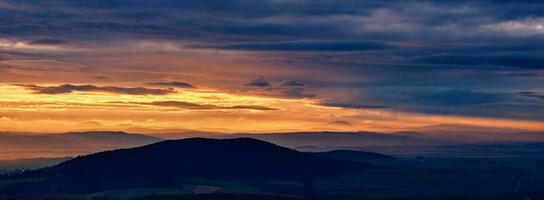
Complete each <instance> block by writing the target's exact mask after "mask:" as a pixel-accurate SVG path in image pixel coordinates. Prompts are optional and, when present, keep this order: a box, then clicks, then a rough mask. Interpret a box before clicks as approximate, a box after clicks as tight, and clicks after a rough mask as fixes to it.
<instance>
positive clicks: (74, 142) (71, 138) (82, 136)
mask: <svg viewBox="0 0 544 200" xmlns="http://www.w3.org/2000/svg"><path fill="white" fill-rule="evenodd" d="M162 140H163V139H162V138H157V137H152V136H146V135H139V134H128V133H124V132H106V131H103V132H99V131H94V132H74V133H62V134H38V135H37V134H22V133H0V160H7V159H22V158H53V157H69V156H77V155H84V154H89V153H95V152H99V151H104V150H111V149H118V148H128V147H136V146H141V145H145V144H151V143H155V142H158V141H162Z"/></svg>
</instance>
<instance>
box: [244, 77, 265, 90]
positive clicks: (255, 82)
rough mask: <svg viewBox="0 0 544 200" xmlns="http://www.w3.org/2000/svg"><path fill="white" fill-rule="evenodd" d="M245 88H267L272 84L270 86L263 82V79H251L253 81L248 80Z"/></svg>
mask: <svg viewBox="0 0 544 200" xmlns="http://www.w3.org/2000/svg"><path fill="white" fill-rule="evenodd" d="M244 85H245V86H251V87H261V88H263V87H269V86H271V85H272V84H270V82H268V81H266V80H264V78H262V77H261V78H258V79H253V80H250V81H248V82H247V83H245V84H244Z"/></svg>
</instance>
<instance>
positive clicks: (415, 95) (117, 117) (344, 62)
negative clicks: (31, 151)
mask: <svg viewBox="0 0 544 200" xmlns="http://www.w3.org/2000/svg"><path fill="white" fill-rule="evenodd" d="M339 2H342V3H339ZM497 2H499V1H498V0H497V1H495V0H481V1H447V2H446V1H438V0H436V1H435V0H413V1H407V0H398V1H396V0H393V1H378V0H368V1H359V0H353V1H352V0H345V1H339V0H263V1H259V2H258V3H257V2H255V1H253V0H225V1H213V2H208V3H202V2H201V1H200V0H184V1H172V0H140V1H137V0H126V1H88V0H73V1H71V0H66V1H61V0H53V1H51V0H43V1H40V0H38V1H36V0H0V131H9V132H66V131H83V130H122V131H132V132H143V133H153V132H169V131H185V130H200V131H213V132H284V131H325V130H331V131H383V132H395V131H403V130H412V129H417V128H420V127H426V126H433V125H438V124H459V125H470V126H483V127H494V128H512V129H524V130H533V131H534V130H537V131H542V130H544V12H543V10H544V2H543V1H540V0H539V1H529V0H527V1H500V2H502V3H501V4H497Z"/></svg>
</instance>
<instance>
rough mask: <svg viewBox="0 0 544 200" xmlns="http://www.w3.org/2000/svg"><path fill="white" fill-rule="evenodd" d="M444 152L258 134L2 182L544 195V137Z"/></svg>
mask: <svg viewBox="0 0 544 200" xmlns="http://www.w3.org/2000/svg"><path fill="white" fill-rule="evenodd" d="M91 134H92V133H91ZM329 134H333V133H329ZM339 134H341V135H343V134H346V133H339ZM325 135H326V134H325ZM444 148H445V149H442V150H441V151H440V152H434V153H428V152H424V151H422V152H420V153H419V154H414V155H408V154H399V155H397V156H390V155H384V154H380V153H374V152H365V151H356V150H339V149H338V150H333V151H325V152H323V151H322V152H301V151H297V150H292V149H289V148H285V147H281V146H277V145H275V144H273V143H269V142H264V141H261V140H257V139H252V138H233V139H205V138H189V139H181V140H165V141H162V142H157V143H153V144H149V145H145V146H141V147H135V148H126V149H119V150H109V151H104V152H100V153H95V154H90V155H86V156H78V157H76V158H73V159H69V160H67V161H64V162H62V163H60V164H56V165H52V166H50V167H44V168H40V169H35V170H11V171H9V172H7V173H4V175H3V176H2V178H1V179H0V194H2V195H0V199H43V198H47V199H82V198H85V199H104V198H106V199H413V198H417V199H436V198H440V199H528V198H529V199H538V198H542V197H544V196H542V195H543V193H542V191H544V190H543V189H544V181H543V180H544V171H543V169H542V168H541V167H540V166H542V164H544V156H543V155H544V143H502V144H465V145H464V146H457V145H451V146H444ZM459 150H462V151H463V153H462V154H459V152H458V151H459ZM482 151H485V152H482ZM471 152H472V153H471ZM53 161H54V162H52V163H55V162H59V161H56V160H53Z"/></svg>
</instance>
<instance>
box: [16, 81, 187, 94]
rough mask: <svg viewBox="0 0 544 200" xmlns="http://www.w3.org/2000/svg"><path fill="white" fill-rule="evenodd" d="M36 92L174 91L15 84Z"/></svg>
mask: <svg viewBox="0 0 544 200" xmlns="http://www.w3.org/2000/svg"><path fill="white" fill-rule="evenodd" d="M17 86H21V87H24V88H26V89H28V90H32V91H34V93H36V94H67V93H72V92H107V93H114V94H129V95H167V94H172V93H175V92H176V91H174V90H170V89H153V88H144V87H117V86H104V87H100V86H95V85H71V84H64V85H59V86H39V85H17Z"/></svg>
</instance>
